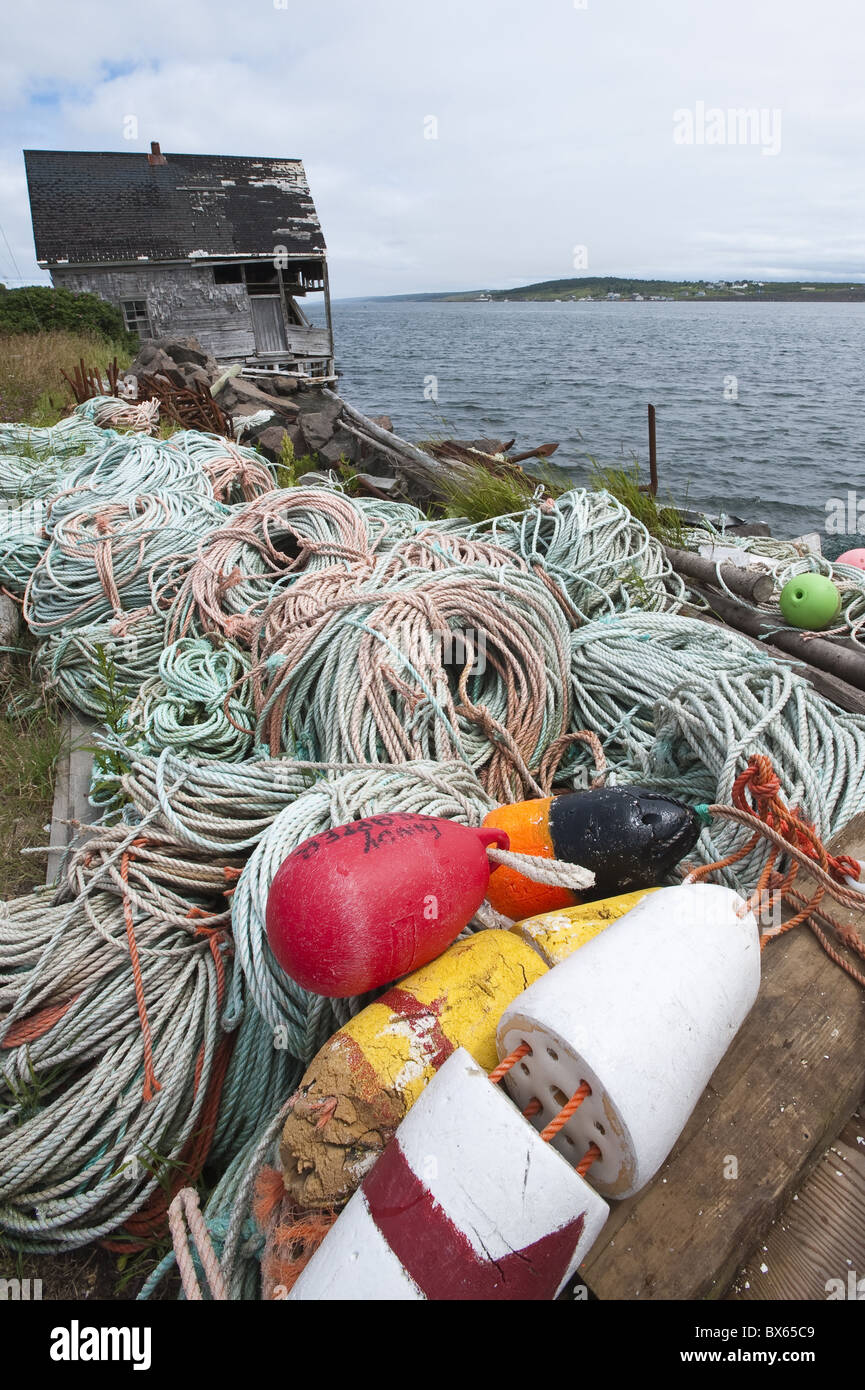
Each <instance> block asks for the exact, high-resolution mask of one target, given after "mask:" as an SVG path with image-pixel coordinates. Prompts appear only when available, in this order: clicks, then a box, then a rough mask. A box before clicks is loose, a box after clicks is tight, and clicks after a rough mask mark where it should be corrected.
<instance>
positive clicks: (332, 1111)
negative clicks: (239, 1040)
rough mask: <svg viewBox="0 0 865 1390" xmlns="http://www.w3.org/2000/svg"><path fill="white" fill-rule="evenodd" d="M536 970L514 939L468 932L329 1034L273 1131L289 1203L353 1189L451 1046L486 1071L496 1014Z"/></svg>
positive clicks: (335, 1197)
mask: <svg viewBox="0 0 865 1390" xmlns="http://www.w3.org/2000/svg"><path fill="white" fill-rule="evenodd" d="M545 973H546V966H545V965H544V963H543V961H542V960H541V958H540V956H539V955H538V954H537V953H536V952H535V951H534V950H533V949H532V947H531V946H530V945H528V943H526V942H524V941H522V940H520V938H519V937H518V936H516V935H514V934H513V933H511V932H502V931H484V932H478V933H476V934H475V935H474V936H471V937H468V938H467V939H466V940H464V941H457V942H455V943H454V945H453V946H451V947H449V948H448V950H447V951H445V952H444V953H443V954H442V955H441V956H439V957H438V959H437V960H435V961H432V962H430V964H429V965H425V966H423V967H422V969H420V970H416V971H415V972H414V973H413V974H411V975H408V976H406V978H405V979H404V980H402V981H401V983H400V984H399V985H398V986H397V987H396V988H395V989H391V990H388V991H387V993H386V994H383V995H382V996H381V998H380V999H378V1000H377V1001H376V1002H375V1003H373V1004H369V1005H367V1007H366V1008H365V1009H363V1010H362V1011H361V1012H360V1013H359V1014H356V1015H355V1017H354V1018H353V1019H351V1020H350V1021H349V1022H348V1023H347V1024H346V1025H345V1026H344V1027H343V1028H341V1029H340V1030H339V1032H337V1033H335V1034H334V1036H333V1037H332V1038H330V1039H329V1041H328V1042H326V1043H325V1045H324V1047H323V1048H321V1050H320V1051H319V1052H318V1053H317V1055H316V1056H315V1058H314V1059H313V1061H312V1062H311V1063H310V1065H309V1067H308V1068H307V1070H306V1072H305V1074H304V1076H303V1078H302V1080H301V1082H300V1085H299V1087H298V1091H297V1097H296V1100H295V1103H294V1106H293V1108H292V1111H291V1113H290V1114H289V1116H288V1118H287V1120H286V1122H285V1127H284V1129H283V1135H282V1145H281V1149H280V1157H281V1162H282V1168H283V1175H284V1179H285V1185H286V1188H287V1190H288V1191H289V1192H290V1193H291V1194H292V1196H293V1197H294V1198H295V1200H296V1201H297V1202H298V1203H299V1204H300V1205H303V1206H323V1205H327V1204H328V1203H334V1202H339V1201H343V1200H344V1199H345V1197H346V1196H347V1195H348V1194H349V1193H350V1192H353V1191H354V1189H355V1187H356V1186H357V1183H358V1182H359V1181H360V1178H361V1177H362V1176H363V1174H364V1172H365V1171H366V1170H367V1169H368V1167H369V1165H370V1163H371V1162H373V1161H374V1160H375V1158H376V1157H377V1156H378V1154H379V1153H380V1152H381V1150H382V1149H383V1148H384V1145H385V1144H386V1143H387V1141H388V1139H389V1138H390V1137H391V1135H392V1134H393V1132H394V1130H395V1129H396V1126H397V1125H398V1124H399V1122H400V1120H401V1119H402V1118H403V1116H404V1115H405V1114H406V1112H407V1111H408V1110H409V1108H410V1107H411V1106H412V1105H413V1104H414V1102H415V1101H416V1100H417V1099H418V1097H419V1096H420V1094H421V1093H422V1091H423V1090H424V1087H425V1086H426V1085H427V1083H428V1082H429V1081H430V1079H431V1078H432V1077H433V1076H434V1075H435V1073H436V1070H437V1069H438V1068H439V1067H440V1066H441V1065H442V1063H443V1062H444V1061H445V1060H446V1059H447V1057H449V1056H450V1054H451V1053H452V1052H453V1051H454V1049H455V1048H457V1047H460V1046H461V1047H464V1048H466V1049H467V1051H468V1052H469V1053H470V1054H471V1055H472V1057H473V1058H474V1059H475V1061H477V1062H478V1063H479V1065H480V1066H482V1067H483V1068H484V1069H485V1070H486V1071H491V1070H492V1068H493V1067H494V1066H495V1064H496V1061H497V1058H496V1043H495V1037H496V1026H497V1024H498V1021H499V1019H500V1017H501V1015H502V1013H503V1012H504V1010H505V1009H506V1008H507V1006H508V1004H510V1003H511V1002H512V1001H513V1000H514V999H516V998H517V996H518V995H519V994H521V993H522V992H523V991H524V990H525V989H526V988H527V987H528V986H529V985H530V984H531V983H532V982H533V981H535V980H538V979H540V977H541V976H542V975H543V974H545Z"/></svg>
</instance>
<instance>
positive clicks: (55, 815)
mask: <svg viewBox="0 0 865 1390" xmlns="http://www.w3.org/2000/svg"><path fill="white" fill-rule="evenodd" d="M63 727H64V732H65V735H66V736H65V738H64V741H63V752H62V753H61V754H60V757H59V758H58V759H57V775H56V778H55V782H54V805H53V808H52V811H51V836H50V841H49V843H50V844H51V845H52V846H54V848H52V850H51V853H50V854H49V856H48V866H47V868H46V871H45V882H46V883H48V884H51V883H54V882H55V880H56V878H57V874H58V872H59V870H60V864H61V862H62V860H63V854H64V852H65V848H66V846H67V845H68V844H69V843H70V841H71V840H72V838H73V836H74V835H75V833H76V832H75V827H74V826H73V825H70V824H69V822H70V821H79V822H81V823H82V824H87V823H88V822H90V821H92V820H93V819H94V816H95V815H96V812H95V810H94V808H93V807H92V806H91V805H90V802H89V801H88V793H89V791H90V773H91V769H92V767H93V753H92V751H91V749H92V745H93V730H94V729H95V728H96V720H95V719H88V718H87V716H86V715H81V714H73V713H70V712H67V713H66V714H64V716H63Z"/></svg>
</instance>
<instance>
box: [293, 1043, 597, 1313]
mask: <svg viewBox="0 0 865 1390" xmlns="http://www.w3.org/2000/svg"><path fill="white" fill-rule="evenodd" d="M608 1214H609V1208H608V1207H607V1204H606V1202H605V1201H604V1200H603V1198H602V1197H599V1196H598V1195H597V1193H596V1192H594V1191H593V1190H592V1188H591V1187H589V1185H588V1183H587V1182H586V1181H585V1180H584V1179H583V1178H581V1177H580V1175H579V1174H578V1173H577V1172H576V1170H575V1169H574V1168H573V1167H572V1166H571V1165H570V1164H569V1163H567V1162H566V1161H565V1159H563V1158H562V1156H561V1155H560V1154H559V1153H557V1152H556V1150H555V1149H553V1148H552V1147H551V1146H550V1145H549V1144H546V1143H544V1141H543V1140H542V1139H541V1137H540V1135H539V1134H537V1133H536V1132H535V1130H534V1129H533V1128H532V1126H531V1125H530V1124H529V1123H528V1121H526V1120H525V1119H523V1117H522V1115H521V1114H520V1113H519V1111H518V1110H517V1109H516V1107H515V1106H514V1105H513V1103H512V1102H511V1101H510V1100H508V1098H507V1096H506V1095H505V1093H504V1092H503V1091H502V1090H501V1088H500V1087H498V1086H494V1085H493V1084H492V1082H491V1081H490V1080H489V1078H488V1076H487V1074H486V1072H485V1071H484V1070H483V1069H482V1068H481V1067H479V1066H478V1065H477V1063H476V1062H474V1061H473V1060H472V1058H471V1057H470V1056H469V1054H468V1053H467V1052H466V1051H465V1050H464V1049H463V1048H458V1049H457V1050H456V1051H455V1052H453V1053H452V1054H451V1056H450V1057H449V1058H448V1059H447V1061H446V1062H445V1063H444V1065H443V1066H442V1067H441V1068H440V1070H439V1071H438V1072H436V1074H435V1076H434V1077H433V1078H432V1080H431V1081H430V1082H429V1084H428V1085H427V1087H426V1089H425V1090H424V1091H423V1093H422V1095H421V1096H420V1098H419V1099H418V1101H417V1102H416V1103H415V1105H414V1106H413V1108H412V1109H411V1110H410V1111H409V1112H408V1114H407V1115H406V1117H405V1119H404V1120H403V1121H402V1123H401V1124H400V1126H399V1129H398V1130H397V1133H396V1137H395V1138H394V1139H392V1140H391V1142H390V1144H389V1145H388V1147H387V1148H386V1149H385V1151H384V1153H383V1154H382V1155H381V1157H380V1158H379V1160H378V1162H377V1163H376V1164H375V1166H374V1167H373V1168H372V1169H371V1170H370V1172H369V1173H368V1174H367V1175H366V1177H365V1179H364V1181H363V1185H362V1187H360V1188H359V1190H358V1191H357V1192H356V1193H355V1194H354V1196H353V1197H352V1199H351V1201H350V1202H349V1203H348V1205H347V1206H346V1208H345V1210H344V1211H343V1212H342V1214H341V1215H340V1217H339V1219H338V1220H337V1222H336V1224H335V1225H334V1226H333V1227H332V1228H331V1230H330V1231H329V1232H328V1234H327V1235H326V1236H325V1239H324V1240H323V1242H322V1244H321V1245H320V1246H319V1248H318V1250H317V1251H316V1253H315V1254H314V1255H313V1257H312V1259H311V1260H310V1262H309V1264H308V1265H307V1267H306V1269H305V1270H304V1271H303V1273H302V1274H301V1276H300V1278H299V1279H298V1280H297V1283H296V1284H295V1285H294V1287H293V1288H292V1290H291V1291H290V1293H289V1294H288V1298H289V1299H292V1300H299V1301H303V1302H318V1301H319V1300H342V1299H353V1300H370V1301H372V1300H375V1301H382V1300H383V1301H389V1300H423V1299H428V1300H434V1301H442V1300H460V1301H476V1300H487V1299H514V1300H521V1301H524V1300H548V1299H553V1298H555V1296H556V1294H557V1293H558V1292H559V1291H560V1290H561V1289H562V1288H563V1287H564V1285H565V1284H566V1283H567V1281H568V1279H570V1277H571V1275H572V1274H573V1273H574V1272H575V1271H576V1269H577V1267H578V1265H580V1264H581V1263H582V1261H583V1259H584V1258H585V1256H586V1255H587V1254H588V1252H589V1250H590V1249H591V1247H592V1245H593V1244H594V1242H595V1240H596V1239H597V1237H598V1235H599V1233H600V1231H601V1229H602V1227H603V1225H604V1222H605V1221H606V1219H607V1216H608Z"/></svg>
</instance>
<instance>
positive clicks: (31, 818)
mask: <svg viewBox="0 0 865 1390" xmlns="http://www.w3.org/2000/svg"><path fill="white" fill-rule="evenodd" d="M7 660H8V657H7ZM64 742H65V733H64V729H63V725H62V722H61V717H60V713H59V711H58V710H57V709H56V707H55V706H53V705H52V704H51V702H50V701H49V700H47V699H46V698H45V697H44V696H43V695H42V692H41V691H40V690H39V689H38V688H35V689H34V687H33V685H32V683H31V681H30V676H29V670H28V664H27V661H26V659H25V654H24V653H21V654H20V655H18V656H17V657H14V658H13V659H12V661H11V662H10V663H9V665H8V666H7V669H6V670H5V671H4V672H3V673H2V675H0V786H2V788H3V795H2V797H0V898H3V899H6V898H14V897H17V896H18V895H19V894H21V893H25V892H27V890H28V889H29V888H32V887H33V885H34V884H36V883H40V882H42V883H44V881H45V860H44V858H42V857H41V856H33V857H31V856H30V855H22V854H21V850H22V849H23V848H24V847H25V846H29V845H46V844H47V843H48V834H47V831H46V829H45V827H46V825H47V824H48V822H49V821H50V820H51V808H52V803H53V800H54V776H55V766H56V763H57V759H58V757H59V756H60V753H61V752H62V750H63V747H64Z"/></svg>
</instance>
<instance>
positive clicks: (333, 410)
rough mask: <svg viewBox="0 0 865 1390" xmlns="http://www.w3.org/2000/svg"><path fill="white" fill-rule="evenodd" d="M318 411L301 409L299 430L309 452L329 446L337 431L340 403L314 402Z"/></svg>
mask: <svg viewBox="0 0 865 1390" xmlns="http://www.w3.org/2000/svg"><path fill="white" fill-rule="evenodd" d="M315 403H316V405H317V406H318V409H315V410H308V409H305V408H304V407H301V415H300V419H299V424H300V428H301V429H302V430H303V437H304V439H305V440H306V446H307V448H308V449H310V450H319V449H322V448H323V447H324V446H325V444H329V443H330V441H331V440H332V439H333V436H334V434H335V432H336V429H337V420H338V419H339V416H340V412H341V410H342V401H320V400H319V401H316V402H315Z"/></svg>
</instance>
